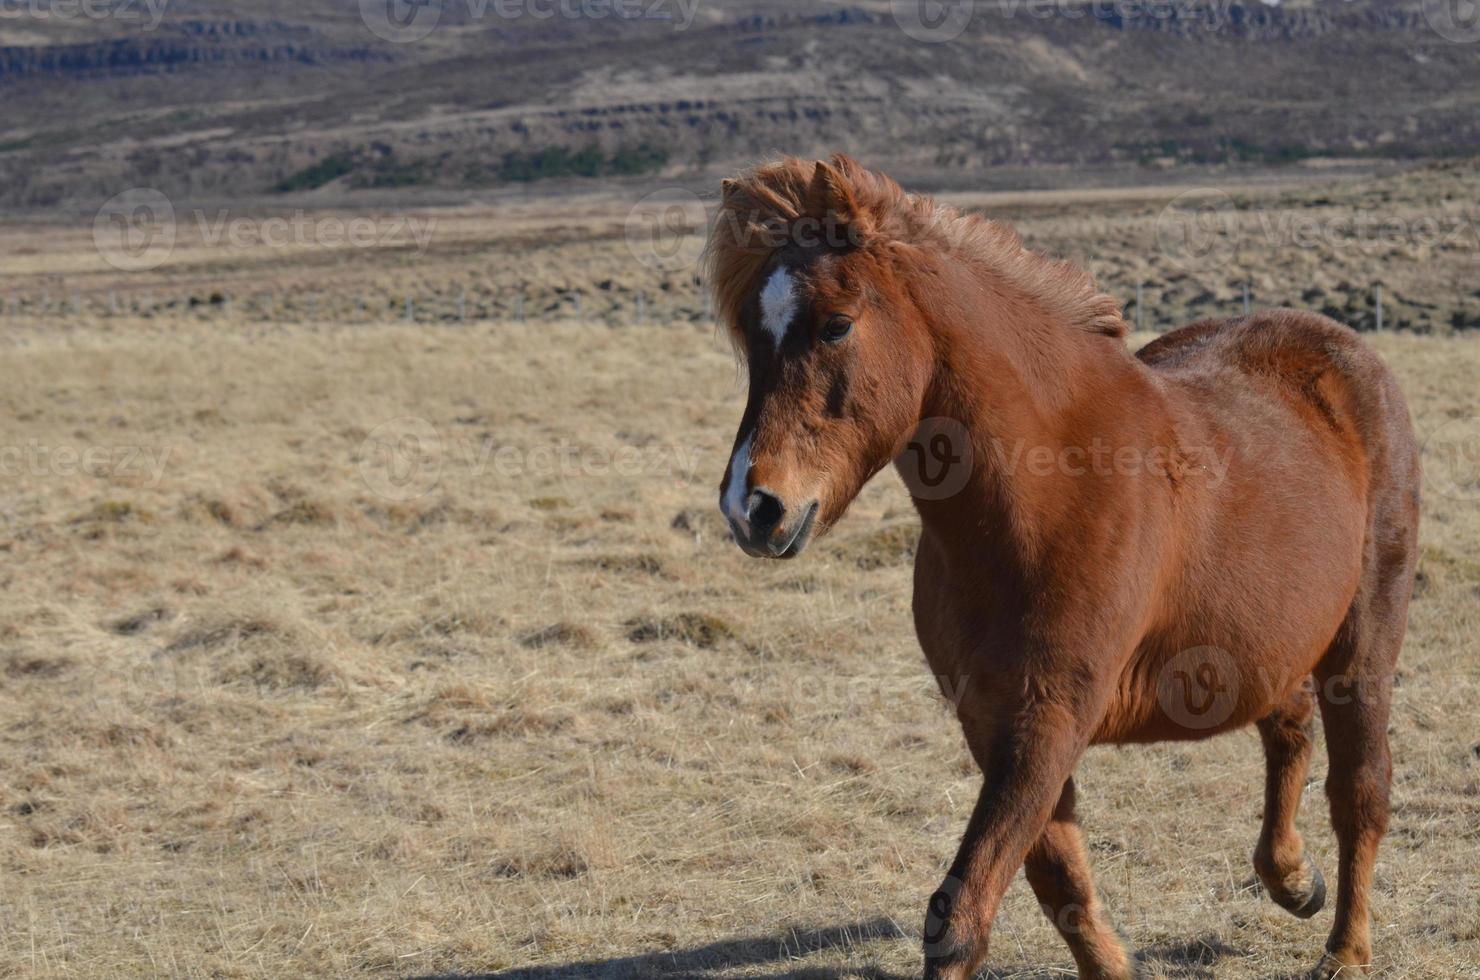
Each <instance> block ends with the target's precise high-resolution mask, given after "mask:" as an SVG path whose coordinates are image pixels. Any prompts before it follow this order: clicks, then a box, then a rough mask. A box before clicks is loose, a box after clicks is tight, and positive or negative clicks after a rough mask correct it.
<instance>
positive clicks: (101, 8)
mask: <svg viewBox="0 0 1480 980" xmlns="http://www.w3.org/2000/svg"><path fill="white" fill-rule="evenodd" d="M173 4H174V0H0V20H19V19H21V18H29V19H50V20H91V21H105V20H113V21H122V22H125V23H129V24H143V25H144V27H143V29H144V30H146V31H153V30H157V29H158V28H159V25H160V24H161V23H162V22H163V21H164V15H165V14H166V13H168V12H169V9H170V7H171V6H172V5H173Z"/></svg>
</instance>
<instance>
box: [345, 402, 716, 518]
mask: <svg viewBox="0 0 1480 980" xmlns="http://www.w3.org/2000/svg"><path fill="white" fill-rule="evenodd" d="M358 458H359V470H360V478H361V479H362V480H363V481H364V483H365V486H366V487H367V488H368V489H369V490H370V491H371V492H372V493H374V494H376V495H377V496H380V497H383V498H385V499H387V500H392V501H407V500H412V499H415V498H417V497H424V496H426V495H427V494H429V493H431V492H433V491H434V490H436V488H437V487H438V486H439V485H440V484H441V482H442V478H443V474H444V471H445V469H446V467H447V466H448V464H452V465H453V466H456V467H459V468H460V469H462V470H463V471H465V472H467V473H469V474H470V475H471V476H472V477H474V478H475V479H477V478H482V477H498V478H503V479H509V480H531V479H533V480H546V479H577V478H588V477H605V476H618V477H639V476H643V477H646V476H664V475H666V476H669V477H671V478H672V479H673V480H674V481H676V482H678V483H680V484H684V485H686V484H688V483H690V482H692V480H693V479H694V477H695V475H696V474H697V473H698V471H699V466H700V463H701V461H702V460H701V453H700V451H699V449H698V447H695V446H679V445H670V444H662V445H651V446H618V447H615V448H608V447H601V446H591V445H582V444H579V443H576V442H573V441H571V440H569V439H555V440H552V441H550V442H548V443H539V444H536V445H513V444H507V443H503V444H501V443H499V442H497V441H495V440H494V439H493V438H491V437H487V438H483V439H468V438H444V436H443V434H442V433H441V431H440V430H438V428H437V427H436V426H434V425H433V424H432V423H431V422H429V421H427V420H426V419H423V418H418V417H415V416H404V417H401V418H395V419H390V420H389V421H386V422H383V423H381V424H380V425H378V426H376V427H375V428H374V429H373V430H371V432H370V433H369V435H367V436H366V437H365V440H364V441H363V442H362V443H361V446H360V452H359V454H358Z"/></svg>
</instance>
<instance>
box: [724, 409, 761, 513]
mask: <svg viewBox="0 0 1480 980" xmlns="http://www.w3.org/2000/svg"><path fill="white" fill-rule="evenodd" d="M754 440H755V433H754V432H752V433H751V434H750V435H748V436H746V437H745V441H744V442H742V443H740V446H739V448H737V449H736V450H735V455H733V456H731V457H730V482H729V483H727V484H725V497H724V500H722V501H721V502H720V510H722V511H724V515H725V516H726V517H728V518H729V519H730V520H732V521H734V522H735V524H736V526H738V527H739V528H740V531H741V533H742V534H745V535H747V536H748V535H749V534H750V519H749V516H748V514H747V507H746V501H747V500H748V499H749V497H750V492H749V490H748V489H747V488H746V484H748V483H749V482H750V444H751V442H753V441H754Z"/></svg>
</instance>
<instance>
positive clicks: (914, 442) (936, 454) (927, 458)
mask: <svg viewBox="0 0 1480 980" xmlns="http://www.w3.org/2000/svg"><path fill="white" fill-rule="evenodd" d="M975 462H976V457H975V451H974V449H973V448H972V443H971V435H970V434H969V433H968V432H967V431H966V426H964V425H962V424H961V423H960V422H958V421H956V420H955V419H951V418H944V417H940V418H929V419H925V420H924V421H923V422H921V423H920V424H919V426H917V427H916V429H915V433H914V435H913V436H911V437H910V441H909V445H907V446H905V448H904V452H902V453H900V454H899V457H898V458H897V459H896V460H895V461H894V463H895V466H896V468H897V469H898V470H899V475H900V476H901V477H902V478H903V479H904V483H905V486H906V487H908V488H909V491H910V495H911V496H913V497H915V498H916V499H918V500H945V499H947V498H948V497H954V496H955V495H956V494H958V493H960V492H961V491H962V490H963V489H964V488H965V487H966V481H967V480H969V479H971V470H972V466H973V465H974V464H975Z"/></svg>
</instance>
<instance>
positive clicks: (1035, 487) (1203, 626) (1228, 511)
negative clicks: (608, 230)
mask: <svg viewBox="0 0 1480 980" xmlns="http://www.w3.org/2000/svg"><path fill="white" fill-rule="evenodd" d="M709 244H710V247H709V251H708V259H707V261H708V273H709V278H710V284H711V287H712V288H713V290H714V292H715V297H716V301H717V308H718V311H719V313H720V316H721V318H722V321H723V322H724V323H725V324H726V325H727V327H728V329H729V331H730V333H731V337H732V340H733V341H734V343H735V345H736V347H737V349H738V351H739V352H740V354H741V356H742V357H743V358H744V359H745V360H746V362H747V364H748V371H749V385H750V386H749V396H748V400H747V402H746V406H745V413H744V415H743V417H742V418H741V421H740V429H739V432H738V434H737V435H736V437H735V446H734V450H733V455H732V456H731V458H730V463H729V466H728V468H727V470H726V472H725V476H724V480H723V482H722V484H721V490H720V503H721V508H722V510H723V512H724V515H725V517H726V518H727V520H728V521H729V523H730V526H731V528H732V529H733V531H734V536H735V540H736V541H737V542H738V543H739V545H740V546H741V547H742V548H743V549H744V550H745V551H746V553H748V554H750V555H754V556H759V557H779V558H791V557H794V556H796V555H798V554H800V553H801V552H802V550H803V549H804V548H805V547H806V546H807V544H808V542H809V541H810V540H811V539H812V538H813V537H815V536H818V535H820V534H822V533H824V532H825V531H826V530H827V529H828V528H829V527H831V526H832V525H833V524H835V523H836V522H837V521H838V520H839V519H840V518H841V517H842V516H843V512H844V511H845V510H846V509H847V507H848V504H849V503H850V502H851V501H852V499H853V498H854V496H856V495H857V493H858V492H859V490H860V489H861V488H862V487H863V485H864V484H865V483H866V482H867V481H868V480H869V479H870V478H871V477H872V476H873V475H874V474H875V473H877V472H879V471H880V470H881V469H883V468H884V467H885V466H886V465H888V464H889V463H890V462H891V461H892V462H894V463H895V465H896V467H897V468H899V470H900V472H901V475H902V476H903V477H904V478H905V482H906V483H907V484H908V485H909V487H910V490H911V493H912V496H913V497H914V500H915V504H916V507H917V509H918V511H919V514H920V519H921V523H922V531H921V536H920V542H919V549H918V554H917V557H916V559H915V591H914V614H915V629H916V633H917V634H918V637H919V640H920V645H921V646H922V647H923V648H924V651H925V656H926V658H927V660H928V661H929V663H930V666H931V668H932V669H933V671H934V672H935V674H936V676H937V677H938V678H940V679H941V680H942V688H943V690H945V691H946V693H947V694H948V695H950V696H951V698H952V699H953V700H954V701H955V706H956V711H957V715H958V717H959V719H960V722H961V725H962V728H963V729H964V730H965V736H966V741H967V744H968V745H969V747H970V750H971V753H972V755H973V756H974V757H975V760H976V762H977V763H978V765H979V766H980V767H981V769H982V772H983V777H984V778H983V783H982V788H981V795H980V798H979V799H978V801H977V804H976V809H975V811H974V812H973V814H972V816H971V819H970V821H969V823H968V824H967V827H966V832H965V836H964V838H963V840H962V841H961V846H960V850H959V852H958V853H957V855H956V858H955V861H954V862H953V863H952V865H951V867H950V872H949V874H948V876H947V878H946V880H945V882H944V883H943V884H942V885H941V887H940V889H939V890H938V891H936V892H935V893H934V895H932V897H931V898H930V901H929V905H928V913H927V918H926V924H925V933H924V937H925V975H926V976H927V977H939V978H965V977H968V976H970V975H971V974H972V973H973V972H974V971H975V970H976V969H977V968H978V967H979V966H980V965H981V964H982V963H983V961H984V959H985V957H986V955H987V947H988V939H989V934H990V932H991V926H992V920H993V917H994V915H995V913H996V911H997V908H998V904H999V902H1000V901H1001V899H1002V895H1003V892H1004V891H1005V890H1006V888H1007V886H1008V883H1009V881H1010V880H1011V878H1012V877H1013V875H1014V874H1015V873H1016V871H1017V869H1018V867H1019V866H1022V867H1024V869H1025V871H1026V876H1027V880H1028V883H1029V884H1030V885H1031V887H1032V888H1033V891H1034V893H1035V894H1036V895H1037V898H1038V901H1039V902H1040V903H1041V905H1042V906H1043V907H1044V908H1045V910H1046V911H1047V912H1048V914H1049V915H1050V917H1051V918H1052V919H1053V922H1054V924H1055V925H1056V926H1057V928H1058V929H1059V931H1060V932H1061V933H1062V934H1063V937H1064V939H1065V941H1066V942H1067V943H1068V945H1069V947H1070V949H1071V951H1072V953H1073V955H1074V959H1075V961H1076V962H1077V963H1078V966H1079V975H1080V976H1081V977H1106V978H1123V977H1131V976H1133V975H1135V973H1136V970H1137V969H1138V962H1137V961H1136V960H1135V959H1134V958H1133V957H1132V956H1131V955H1130V954H1129V953H1128V951H1127V950H1126V948H1125V947H1124V945H1123V944H1122V941H1121V939H1120V938H1119V936H1118V934H1117V932H1116V930H1115V928H1114V926H1113V925H1112V924H1111V921H1110V919H1109V916H1108V915H1107V913H1106V910H1105V908H1104V906H1103V905H1102V903H1101V902H1100V900H1099V899H1098V898H1097V896H1096V892H1095V889H1094V885H1093V883H1092V881H1091V877H1090V869H1089V865H1088V862H1087V860H1086V856H1085V849H1084V845H1083V842H1082V841H1081V839H1080V834H1079V830H1078V828H1077V826H1076V824H1075V817H1074V782H1073V773H1074V769H1075V766H1076V764H1077V763H1078V761H1079V759H1080V757H1081V755H1082V754H1083V753H1084V752H1085V750H1086V749H1087V748H1088V747H1089V746H1091V745H1095V744H1124V743H1133V742H1154V741H1165V740H1189V739H1202V738H1207V737H1209V736H1212V735H1216V734H1219V733H1222V732H1226V731H1231V730H1233V729H1237V728H1240V727H1242V726H1245V725H1248V724H1249V723H1253V724H1254V725H1256V726H1257V727H1258V730H1259V735H1260V738H1261V739H1262V741H1263V744H1264V751H1265V756H1266V760H1267V765H1268V774H1267V778H1266V782H1265V788H1264V793H1265V802H1264V823H1263V828H1262V830H1261V832H1260V835H1259V840H1258V845H1257V847H1256V848H1255V851H1254V868H1255V871H1256V873H1257V874H1258V877H1259V879H1260V880H1261V881H1262V882H1263V883H1264V885H1265V887H1266V888H1267V889H1268V891H1269V894H1270V895H1271V897H1272V898H1273V899H1274V901H1276V902H1277V903H1279V904H1280V905H1282V906H1284V907H1285V908H1286V909H1288V910H1290V911H1291V912H1293V913H1294V914H1295V915H1297V916H1301V917H1309V916H1312V915H1314V914H1315V913H1316V912H1317V911H1319V910H1320V908H1321V906H1322V904H1323V902H1324V900H1325V894H1326V892H1325V885H1324V882H1323V880H1322V878H1321V875H1320V873H1319V872H1318V871H1317V870H1316V868H1315V866H1314V865H1313V864H1312V863H1311V860H1310V858H1309V856H1308V855H1307V854H1306V852H1305V848H1304V846H1303V844H1302V842H1301V837H1300V833H1299V832H1298V831H1297V830H1296V828H1295V812H1296V808H1297V806H1298V805H1299V801H1300V792H1301V788H1302V784H1303V783H1304V781H1305V775H1306V766H1307V763H1308V761H1309V759H1310V753H1311V740H1312V717H1313V715H1314V712H1315V706H1316V704H1317V703H1319V705H1320V710H1321V720H1322V722H1323V724H1324V726H1325V729H1326V742H1327V748H1328V752H1329V754H1330V774H1329V776H1328V778H1327V780H1326V792H1327V795H1328V796H1329V797H1330V804H1331V821H1332V824H1333V826H1334V829H1335V833H1336V839H1337V842H1338V851H1339V856H1338V861H1339V887H1338V889H1337V894H1336V911H1335V921H1334V923H1333V925H1332V928H1331V933H1330V936H1329V938H1328V939H1327V941H1326V946H1325V953H1324V955H1323V956H1322V957H1321V960H1320V963H1319V965H1318V966H1317V967H1316V969H1315V971H1314V973H1313V974H1312V976H1314V977H1320V978H1329V977H1333V976H1335V975H1336V974H1337V973H1338V972H1340V973H1342V974H1343V975H1344V976H1345V975H1351V974H1352V973H1355V972H1360V970H1361V968H1362V967H1363V966H1364V965H1366V964H1368V963H1370V961H1371V954H1372V947H1371V943H1370V930H1369V924H1368V923H1369V914H1368V898H1369V893H1370V891H1371V885H1372V868H1373V862H1374V859H1375V856H1376V852H1377V847H1378V842H1379V840H1380V839H1381V837H1382V836H1383V833H1384V831H1385V830H1386V827H1387V821H1388V786H1389V782H1390V779H1391V763H1390V756H1389V752H1388V743H1387V720H1388V710H1389V704H1390V700H1391V686H1392V678H1393V673H1394V664H1395V661H1396V659H1397V656H1398V650H1399V647H1400V646H1401V644H1402V641H1403V633H1404V629H1405V623H1406V617H1407V607H1408V600H1409V596H1410V594H1411V591H1412V583H1413V575H1414V563H1415V560H1416V557H1417V549H1416V535H1417V525H1418V508H1419V490H1418V485H1419V470H1418V451H1417V448H1416V443H1415V439H1414V434H1413V429H1412V425H1411V423H1410V420H1409V416H1408V411H1407V408H1406V407H1405V405H1404V400H1403V396H1402V394H1401V393H1400V392H1399V390H1398V386H1397V384H1396V383H1395V381H1394V379H1393V376H1392V374H1391V373H1390V372H1389V371H1388V369H1387V368H1386V367H1385V366H1384V365H1383V364H1382V362H1381V361H1380V360H1379V359H1378V357H1377V356H1376V355H1375V354H1374V353H1373V352H1372V351H1371V350H1370V349H1369V348H1368V347H1367V346H1365V345H1364V344H1363V343H1362V342H1361V341H1360V340H1358V338H1357V335H1356V334H1355V333H1354V332H1352V331H1351V330H1350V329H1348V328H1347V327H1344V326H1341V325H1339V324H1337V323H1335V322H1333V321H1331V320H1328V319H1326V318H1324V317H1321V316H1317V315H1313V314H1309V313H1298V312H1293V311H1289V310H1277V311H1272V312H1267V313H1260V314H1256V315H1253V316H1244V317H1238V318H1234V319H1229V320H1220V321H1213V320H1207V321H1203V322H1200V323H1194V324H1192V325H1191V326H1187V327H1184V328H1182V329H1180V330H1177V331H1175V332H1173V333H1169V334H1166V335H1164V336H1162V337H1160V338H1159V339H1157V340H1156V341H1154V342H1153V343H1151V344H1149V345H1148V346H1147V347H1145V348H1144V349H1142V350H1141V351H1140V352H1139V353H1138V354H1134V355H1133V354H1131V353H1130V352H1129V351H1128V350H1127V348H1126V346H1125V343H1124V336H1125V333H1126V327H1125V323H1124V321H1123V320H1122V318H1121V313H1120V308H1119V305H1118V304H1117V303H1116V302H1115V300H1113V299H1112V298H1111V297H1109V296H1106V295H1103V294H1100V293H1097V292H1096V291H1095V289H1094V286H1093V284H1092V283H1091V281H1090V279H1089V277H1088V276H1087V275H1086V274H1085V273H1084V272H1083V271H1081V270H1080V269H1078V268H1076V267H1075V266H1072V265H1070V264H1068V263H1064V262H1058V261H1054V260H1051V259H1048V258H1045V257H1043V256H1041V255H1038V254H1036V253H1033V252H1030V251H1028V250H1027V249H1025V248H1024V247H1023V244H1022V241H1021V239H1020V238H1019V237H1018V236H1017V234H1016V233H1015V232H1013V231H1012V230H1011V229H1009V228H1007V227H1005V226H1003V225H1001V224H998V223H995V222H992V221H988V220H985V219H982V218H979V217H976V216H971V215H964V214H960V213H958V212H956V211H954V210H952V209H950V208H948V207H944V206H942V205H939V204H936V203H934V202H933V201H931V200H930V199H929V198H926V197H921V196H917V195H912V194H907V193H905V192H904V191H903V190H901V189H900V187H899V186H898V185H897V184H895V183H894V182H893V181H892V180H890V179H889V178H888V177H885V176H883V175H881V174H878V173H875V172H871V171H868V170H865V169H863V168H862V167H860V166H859V165H858V164H857V163H855V162H853V161H852V160H850V159H848V158H846V157H836V158H834V159H833V161H832V162H831V163H830V164H829V163H823V162H817V163H804V162H802V161H800V160H795V159H785V160H782V161H780V162H777V163H772V164H768V165H766V166H762V167H759V168H757V169H755V170H752V171H750V172H747V173H745V174H743V175H741V176H739V177H738V178H736V179H734V180H727V181H725V184H724V191H723V202H722V204H721V207H720V212H719V217H718V221H717V222H716V224H715V227H714V230H713V232H712V234H711V236H710V243H709ZM947 684H949V687H947Z"/></svg>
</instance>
